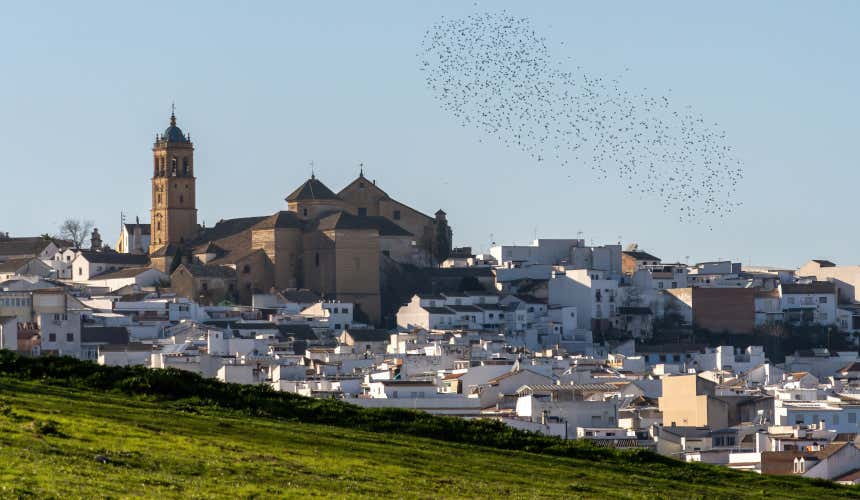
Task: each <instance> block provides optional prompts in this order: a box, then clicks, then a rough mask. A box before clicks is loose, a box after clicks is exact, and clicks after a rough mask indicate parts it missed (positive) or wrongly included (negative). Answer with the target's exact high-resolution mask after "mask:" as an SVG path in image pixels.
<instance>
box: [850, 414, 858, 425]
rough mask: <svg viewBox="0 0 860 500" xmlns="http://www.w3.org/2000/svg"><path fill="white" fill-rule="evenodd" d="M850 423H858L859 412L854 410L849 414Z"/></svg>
mask: <svg viewBox="0 0 860 500" xmlns="http://www.w3.org/2000/svg"><path fill="white" fill-rule="evenodd" d="M848 423H849V424H856V423H857V414H856V413H854V412H853V411H852V412H850V413H849V414H848Z"/></svg>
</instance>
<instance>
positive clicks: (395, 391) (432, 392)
mask: <svg viewBox="0 0 860 500" xmlns="http://www.w3.org/2000/svg"><path fill="white" fill-rule="evenodd" d="M436 392H437V391H436V384H434V383H433V381H422V380H377V381H374V382H369V383H367V384H365V393H364V394H365V396H367V397H370V398H375V399H398V398H413V399H415V398H432V397H435V396H436Z"/></svg>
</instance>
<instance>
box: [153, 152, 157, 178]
mask: <svg viewBox="0 0 860 500" xmlns="http://www.w3.org/2000/svg"><path fill="white" fill-rule="evenodd" d="M152 163H153V167H154V169H153V171H152V176H153V177H158V158H155V157H154V158H152Z"/></svg>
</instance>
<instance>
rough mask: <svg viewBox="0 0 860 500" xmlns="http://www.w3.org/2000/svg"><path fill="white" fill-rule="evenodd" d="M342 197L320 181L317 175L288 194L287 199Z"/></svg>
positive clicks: (332, 198) (303, 199)
mask: <svg viewBox="0 0 860 500" xmlns="http://www.w3.org/2000/svg"><path fill="white" fill-rule="evenodd" d="M339 199H340V198H339V197H338V196H337V195H336V194H334V192H333V191H332V190H331V189H329V188H328V187H326V185H325V184H323V183H322V182H320V181H319V179H317V178H316V177H315V176H313V175H311V178H310V179H308V180H307V181H305V183H304V184H302V185H301V186H299V187H298V188H297V189H296V190H295V191H293V192H292V193H290V195H289V196H287V198H286V200H287V201H288V202H291V201H306V200H339Z"/></svg>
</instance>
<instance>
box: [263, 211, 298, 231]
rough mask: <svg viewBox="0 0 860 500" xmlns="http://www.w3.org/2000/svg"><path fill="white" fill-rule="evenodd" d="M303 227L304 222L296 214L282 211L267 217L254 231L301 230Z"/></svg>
mask: <svg viewBox="0 0 860 500" xmlns="http://www.w3.org/2000/svg"><path fill="white" fill-rule="evenodd" d="M302 226H303V223H302V220H301V219H299V217H298V215H296V213H295V212H288V211H285V210H282V211H280V212H275V213H274V214H272V215H270V216H268V217H266V218H265V219H263V220H262V221H260V222H258V223H257V224H256V225H255V226H254V229H286V228H295V229H301V228H302Z"/></svg>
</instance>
